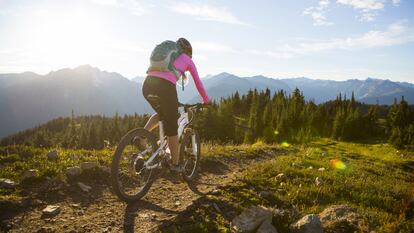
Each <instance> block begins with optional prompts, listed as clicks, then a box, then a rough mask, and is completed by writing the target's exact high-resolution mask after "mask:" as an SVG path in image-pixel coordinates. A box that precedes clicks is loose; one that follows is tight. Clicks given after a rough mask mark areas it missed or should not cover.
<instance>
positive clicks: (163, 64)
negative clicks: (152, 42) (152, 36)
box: [147, 40, 182, 81]
mask: <svg viewBox="0 0 414 233" xmlns="http://www.w3.org/2000/svg"><path fill="white" fill-rule="evenodd" d="M181 54H182V51H181V49H180V48H179V46H178V45H177V43H176V42H174V41H171V40H166V41H164V42H162V43H161V44H159V45H157V46H155V48H154V50H153V51H152V53H151V57H150V66H149V68H148V71H170V72H172V73H173V74H174V75H175V77H176V78H177V81H178V80H179V79H180V77H181V75H182V74H181V72H180V71H178V70H177V69H175V67H174V65H173V64H174V61H175V59H176V58H177V57H178V56H180V55H181ZM148 71H147V72H148Z"/></svg>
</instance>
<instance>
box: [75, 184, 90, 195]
mask: <svg viewBox="0 0 414 233" xmlns="http://www.w3.org/2000/svg"><path fill="white" fill-rule="evenodd" d="M78 186H79V188H80V189H82V191H84V192H86V193H87V192H89V191H91V189H92V187H91V186H89V185H86V184H84V183H82V182H78Z"/></svg>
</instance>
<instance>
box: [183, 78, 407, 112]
mask: <svg viewBox="0 0 414 233" xmlns="http://www.w3.org/2000/svg"><path fill="white" fill-rule="evenodd" d="M203 83H204V86H205V88H206V90H207V93H209V95H210V96H211V97H212V98H213V99H216V100H217V99H220V98H221V97H228V96H230V95H231V94H234V93H235V92H236V91H238V92H239V93H240V94H245V93H247V91H248V90H249V89H252V88H256V89H257V90H264V89H266V88H269V89H270V90H271V91H272V92H275V91H278V90H285V91H286V92H287V93H290V92H291V91H293V90H294V89H295V88H296V87H297V88H299V89H300V90H301V91H303V94H304V96H305V98H306V99H307V100H313V101H315V103H317V104H319V103H323V102H326V101H329V100H333V99H335V97H336V96H337V95H338V94H339V93H342V95H343V96H345V95H346V96H348V97H350V96H351V95H352V92H354V95H355V99H356V100H357V101H360V102H364V103H367V104H376V103H377V102H378V103H379V104H388V105H390V104H392V103H393V102H394V98H397V99H399V98H400V97H401V96H404V97H405V99H406V101H408V103H410V104H413V103H414V85H413V84H411V83H399V82H392V81H390V80H381V79H373V78H367V79H366V80H357V79H353V80H347V81H333V80H318V79H316V80H315V79H309V78H285V79H274V78H269V77H265V76H252V77H238V76H235V75H232V74H228V73H221V74H218V75H214V76H211V77H209V78H206V79H203ZM187 89H188V90H190V91H189V92H187V93H180V92H179V93H180V94H181V95H182V98H183V99H184V100H186V101H190V102H196V101H198V100H199V97H198V94H197V91H196V89H195V86H194V84H193V83H191V82H190V84H189V86H188V87H187Z"/></svg>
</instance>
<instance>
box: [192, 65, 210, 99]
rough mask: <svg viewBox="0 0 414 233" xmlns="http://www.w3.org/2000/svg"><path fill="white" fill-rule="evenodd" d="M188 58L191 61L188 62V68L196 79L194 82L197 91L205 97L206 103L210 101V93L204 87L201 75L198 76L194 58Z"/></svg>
mask: <svg viewBox="0 0 414 233" xmlns="http://www.w3.org/2000/svg"><path fill="white" fill-rule="evenodd" d="M188 59H189V62H188V67H187V70H188V71H190V74H191V76H192V77H193V79H194V83H195V86H196V88H197V91H198V93H199V94H200V95H201V97H202V98H203V101H204V103H205V104H206V103H208V102H209V98H208V95H207V93H206V90H205V89H204V86H203V83H202V82H201V80H200V76H198V72H197V68H196V66H195V65H194V62H193V60H191V58H190V57H188Z"/></svg>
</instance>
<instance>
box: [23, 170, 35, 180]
mask: <svg viewBox="0 0 414 233" xmlns="http://www.w3.org/2000/svg"><path fill="white" fill-rule="evenodd" d="M38 175H39V171H38V170H37V169H30V170H27V171H25V172H23V174H22V180H26V179H30V178H34V177H37V176H38Z"/></svg>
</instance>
